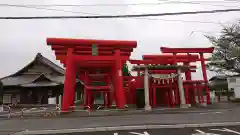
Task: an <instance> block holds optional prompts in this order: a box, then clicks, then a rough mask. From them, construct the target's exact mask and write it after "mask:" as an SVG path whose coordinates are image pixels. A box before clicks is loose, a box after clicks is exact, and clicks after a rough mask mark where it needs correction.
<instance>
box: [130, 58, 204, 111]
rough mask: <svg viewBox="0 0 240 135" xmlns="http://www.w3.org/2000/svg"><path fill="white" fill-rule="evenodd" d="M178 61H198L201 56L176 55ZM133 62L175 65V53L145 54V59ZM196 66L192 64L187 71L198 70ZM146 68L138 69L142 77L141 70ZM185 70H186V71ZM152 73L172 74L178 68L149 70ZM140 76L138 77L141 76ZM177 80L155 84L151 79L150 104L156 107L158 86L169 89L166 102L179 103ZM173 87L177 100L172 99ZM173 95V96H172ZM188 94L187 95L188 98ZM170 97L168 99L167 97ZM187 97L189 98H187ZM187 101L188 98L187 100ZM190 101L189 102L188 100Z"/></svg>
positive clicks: (133, 62) (138, 63)
mask: <svg viewBox="0 0 240 135" xmlns="http://www.w3.org/2000/svg"><path fill="white" fill-rule="evenodd" d="M176 58H177V59H176V62H183V63H185V62H196V61H197V60H198V59H199V57H198V55H176ZM130 63H131V64H137V65H140V64H144V65H150V64H153V65H154V64H163V65H167V64H170V65H173V63H174V61H173V55H165V54H164V55H143V60H130ZM195 68H196V66H192V65H191V66H190V69H188V70H186V71H190V72H196V70H195ZM143 71H144V70H137V72H138V76H139V77H140V72H143ZM186 71H184V72H186ZM149 72H150V73H154V74H171V73H177V70H176V69H175V70H174V69H162V70H149ZM139 77H138V78H139ZM176 81H177V80H176V79H175V80H173V79H168V80H165V81H164V80H162V81H161V84H155V83H154V82H155V81H154V80H152V81H151V83H150V84H149V85H150V89H149V93H150V104H151V105H152V106H153V107H155V106H156V88H166V89H167V90H168V89H169V92H167V93H168V97H165V102H166V103H168V105H170V104H171V105H172V106H174V104H179V103H180V101H178V100H179V97H178V96H179V92H178V86H177V82H176ZM139 82H140V79H138V82H137V84H138V86H139ZM164 82H169V83H171V84H172V85H171V84H170V85H167V83H165V84H164ZM172 89H174V93H175V95H174V98H175V102H172V101H170V100H173V97H172V96H173V95H172V92H170V91H172ZM169 94H170V96H169ZM171 95H172V96H171ZM186 97H187V96H185V98H186ZM167 98H168V99H167ZM186 99H187V98H186ZM186 101H187V100H186ZM186 103H188V102H186Z"/></svg>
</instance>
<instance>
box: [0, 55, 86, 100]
mask: <svg viewBox="0 0 240 135" xmlns="http://www.w3.org/2000/svg"><path fill="white" fill-rule="evenodd" d="M64 78H65V77H64V69H63V68H61V67H60V66H58V65H56V64H55V63H53V62H51V61H50V60H48V59H47V58H45V57H44V56H42V55H41V54H40V53H38V54H37V55H36V57H35V59H34V60H33V61H32V62H30V63H29V64H28V65H27V66H25V67H24V68H22V69H21V70H19V71H17V72H16V73H14V74H12V75H9V76H6V77H4V78H1V79H0V81H1V82H2V84H3V87H2V94H1V96H2V103H4V104H49V98H55V100H56V104H57V103H58V101H59V99H58V98H59V96H60V95H62V94H63V84H64ZM81 90H82V84H81V82H80V81H79V80H77V87H76V92H78V94H77V95H79V96H77V97H78V98H80V95H81Z"/></svg>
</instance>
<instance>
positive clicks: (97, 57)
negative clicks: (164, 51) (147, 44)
mask: <svg viewBox="0 0 240 135" xmlns="http://www.w3.org/2000/svg"><path fill="white" fill-rule="evenodd" d="M47 44H48V45H51V48H52V50H54V51H55V55H56V59H57V60H60V62H61V63H63V64H64V66H66V73H65V82H64V95H63V103H62V110H63V111H66V110H68V109H70V106H72V105H73V103H74V93H75V92H74V90H75V85H76V77H77V72H78V71H79V70H81V71H84V73H85V74H86V73H87V72H88V71H95V72H96V68H98V69H105V71H106V70H107V71H108V72H107V75H110V77H111V78H112V81H113V88H114V97H115V101H116V105H117V107H118V108H124V107H125V96H124V90H123V78H122V66H123V63H125V62H126V61H127V60H128V59H129V57H130V55H131V52H132V51H133V49H134V48H136V46H137V42H136V41H118V40H92V39H66V38H48V39H47ZM85 71H86V72H85ZM84 73H82V74H81V75H83V74H84ZM87 74H88V73H87ZM81 75H80V76H81ZM86 77H87V76H84V77H83V78H84V80H85V79H87V80H89V78H86ZM81 79H82V78H81ZM109 85H110V84H108V86H109ZM88 87H89V86H85V89H87V88H88ZM100 87H101V86H95V87H94V89H95V88H96V89H100ZM91 88H93V87H91ZM85 92H86V91H85ZM84 94H85V95H84V98H86V97H88V96H89V95H87V94H86V93H84Z"/></svg>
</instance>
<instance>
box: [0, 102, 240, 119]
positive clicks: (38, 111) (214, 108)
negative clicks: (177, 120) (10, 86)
mask: <svg viewBox="0 0 240 135" xmlns="http://www.w3.org/2000/svg"><path fill="white" fill-rule="evenodd" d="M234 109H239V110H240V106H239V105H238V104H235V103H228V102H226V103H218V104H214V105H208V106H207V107H200V108H199V107H198V108H196V107H192V108H187V109H183V108H157V109H153V110H152V111H151V112H146V111H144V110H142V109H141V110H134V109H129V110H121V111H120V110H96V111H92V112H88V111H87V110H75V112H71V113H65V114H61V115H59V113H58V112H57V111H54V110H52V109H51V110H50V111H49V110H47V109H46V108H30V109H27V110H24V112H23V113H22V112H21V111H15V112H13V113H12V114H11V117H12V119H13V118H21V117H22V114H23V118H25V119H26V118H42V117H43V116H44V115H46V112H47V114H48V116H50V117H64V118H66V117H89V116H91V117H97V116H98V117H101V116H123V115H150V114H180V113H209V112H221V111H231V110H234ZM50 112H53V113H50ZM0 118H4V119H6V118H8V114H7V113H5V114H0Z"/></svg>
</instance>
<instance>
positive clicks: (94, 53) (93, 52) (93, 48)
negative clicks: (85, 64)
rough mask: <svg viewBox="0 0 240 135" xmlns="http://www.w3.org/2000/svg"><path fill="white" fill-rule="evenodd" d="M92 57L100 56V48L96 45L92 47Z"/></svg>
mask: <svg viewBox="0 0 240 135" xmlns="http://www.w3.org/2000/svg"><path fill="white" fill-rule="evenodd" d="M92 55H93V56H97V55H98V47H97V45H96V44H93V45H92Z"/></svg>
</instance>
